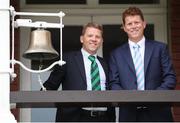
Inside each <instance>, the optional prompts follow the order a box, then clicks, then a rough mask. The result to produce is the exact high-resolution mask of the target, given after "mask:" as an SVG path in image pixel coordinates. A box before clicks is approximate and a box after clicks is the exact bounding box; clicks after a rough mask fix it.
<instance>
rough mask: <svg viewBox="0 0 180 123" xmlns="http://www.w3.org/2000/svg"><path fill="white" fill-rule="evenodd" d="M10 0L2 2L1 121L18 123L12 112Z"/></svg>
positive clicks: (0, 10)
mask: <svg viewBox="0 0 180 123" xmlns="http://www.w3.org/2000/svg"><path fill="white" fill-rule="evenodd" d="M9 5H10V4H9V0H0V15H1V19H0V37H1V39H0V59H1V64H0V120H1V122H2V123H17V121H16V120H15V118H14V116H13V115H12V113H11V112H10V101H9V100H10V75H9V73H8V72H9V69H10V26H9V23H10V13H9V10H8V8H9Z"/></svg>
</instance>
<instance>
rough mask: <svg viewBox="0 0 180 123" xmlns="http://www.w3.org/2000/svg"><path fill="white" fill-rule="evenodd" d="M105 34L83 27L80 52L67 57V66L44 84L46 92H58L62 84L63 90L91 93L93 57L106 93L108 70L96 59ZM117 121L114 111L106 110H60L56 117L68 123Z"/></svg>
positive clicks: (92, 25)
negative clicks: (91, 57)
mask: <svg viewBox="0 0 180 123" xmlns="http://www.w3.org/2000/svg"><path fill="white" fill-rule="evenodd" d="M102 34H103V30H102V27H101V26H100V25H98V24H95V23H88V24H87V25H85V26H84V27H83V30H82V35H81V36H80V41H81V43H82V48H81V50H79V51H74V52H69V53H65V54H64V55H63V60H64V61H66V64H65V65H63V66H56V67H55V68H54V70H53V71H52V73H51V74H50V77H49V78H48V80H47V81H46V82H45V83H44V86H45V87H46V89H47V90H57V89H58V88H59V86H60V84H62V90H88V91H91V90H92V84H91V81H92V80H91V75H90V74H91V73H90V71H91V63H92V62H91V60H90V59H88V57H89V56H90V55H91V56H94V57H95V61H96V63H97V65H98V68H99V75H100V88H98V89H99V90H101V91H103V90H106V82H107V81H108V75H107V74H108V67H107V64H106V63H105V61H104V60H103V58H101V57H99V56H97V50H98V48H99V47H100V46H101V45H102V42H103V39H102ZM114 120H115V110H114V108H107V107H61V106H59V107H58V109H57V114H56V121H57V122H58V121H59V122H60V121H68V122H71V121H72V122H107V121H114Z"/></svg>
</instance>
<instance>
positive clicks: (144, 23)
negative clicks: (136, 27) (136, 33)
mask: <svg viewBox="0 0 180 123" xmlns="http://www.w3.org/2000/svg"><path fill="white" fill-rule="evenodd" d="M143 25H144V29H145V28H146V25H147V23H146V21H144V22H143Z"/></svg>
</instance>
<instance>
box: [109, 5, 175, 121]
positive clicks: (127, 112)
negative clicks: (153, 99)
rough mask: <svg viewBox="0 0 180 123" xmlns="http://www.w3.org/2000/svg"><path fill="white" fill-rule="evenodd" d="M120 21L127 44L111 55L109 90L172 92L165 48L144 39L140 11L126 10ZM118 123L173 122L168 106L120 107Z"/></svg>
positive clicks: (160, 44)
mask: <svg viewBox="0 0 180 123" xmlns="http://www.w3.org/2000/svg"><path fill="white" fill-rule="evenodd" d="M122 20H123V29H124V31H125V32H126V33H127V35H128V42H127V43H125V44H124V45H122V46H120V47H118V48H117V49H115V50H114V51H113V52H112V53H111V55H110V61H109V65H110V73H109V76H110V78H109V79H110V81H109V86H110V88H111V89H112V90H141V91H144V90H172V89H174V88H175V85H176V76H175V72H174V70H173V65H172V62H171V59H170V56H169V54H168V49H167V46H166V45H165V44H164V43H161V42H158V41H154V40H148V39H146V38H145V36H144V29H145V27H146V22H145V21H144V17H143V14H142V11H141V10H140V9H139V8H137V7H129V8H128V9H126V10H125V11H124V12H123V14H122ZM135 45H138V51H139V54H140V55H139V58H138V59H136V60H134V59H135V54H136V53H137V52H135V50H134V49H135V47H134V46H135ZM133 58H134V59H133ZM139 59H142V63H140V64H139V66H137V65H136V63H137V62H139ZM136 66H137V67H136ZM140 69H142V70H140ZM139 73H141V74H139ZM138 82H139V83H138ZM119 121H124V122H126V121H132V122H135V121H143V122H149V121H173V118H172V113H171V107H170V105H166V106H152V105H136V106H132V105H129V106H120V109H119Z"/></svg>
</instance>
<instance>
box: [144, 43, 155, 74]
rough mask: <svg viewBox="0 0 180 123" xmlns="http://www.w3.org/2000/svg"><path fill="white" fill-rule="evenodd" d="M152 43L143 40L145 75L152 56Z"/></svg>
mask: <svg viewBox="0 0 180 123" xmlns="http://www.w3.org/2000/svg"><path fill="white" fill-rule="evenodd" d="M152 51H153V44H152V43H151V42H150V41H148V40H146V41H145V54H144V74H145V75H146V71H147V67H148V64H149V61H150V58H151V56H152Z"/></svg>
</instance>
